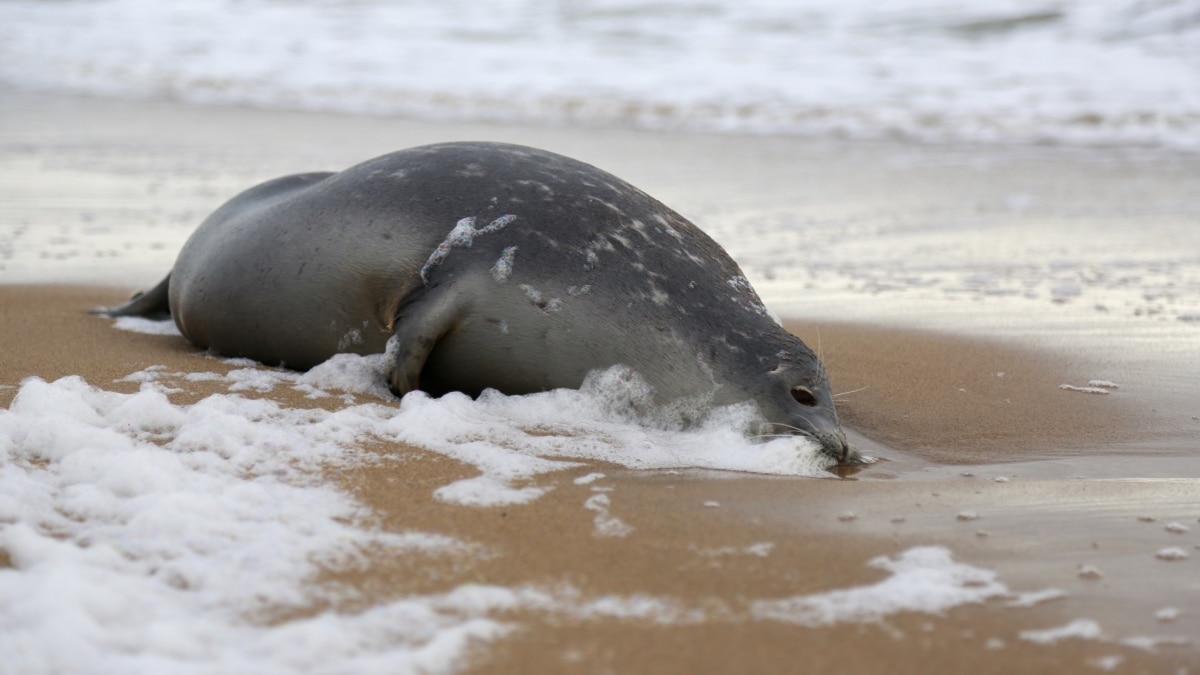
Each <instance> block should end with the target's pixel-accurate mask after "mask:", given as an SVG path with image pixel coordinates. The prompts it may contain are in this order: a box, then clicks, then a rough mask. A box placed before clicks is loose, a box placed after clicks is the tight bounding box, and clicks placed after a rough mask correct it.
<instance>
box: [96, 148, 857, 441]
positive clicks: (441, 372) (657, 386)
mask: <svg viewBox="0 0 1200 675" xmlns="http://www.w3.org/2000/svg"><path fill="white" fill-rule="evenodd" d="M97 313H98V314H102V315H105V316H110V317H116V316H165V315H166V314H168V313H169V314H170V316H171V317H173V318H174V321H175V324H176V325H177V326H178V327H179V330H180V332H181V333H182V334H183V335H184V337H185V338H187V340H189V341H190V342H191V343H192V344H194V345H196V346H197V347H201V348H207V349H210V350H212V351H215V352H217V353H219V354H223V355H226V356H235V357H248V358H251V359H254V360H257V361H261V362H263V363H266V364H271V365H282V366H286V367H290V368H295V369H300V370H304V369H307V368H310V367H312V366H314V365H316V364H318V363H321V362H322V361H325V360H326V359H328V358H330V357H331V356H333V355H335V354H338V353H342V352H351V353H357V354H378V353H383V352H385V351H386V350H387V343H388V341H389V339H391V338H393V337H394V338H395V339H396V340H397V345H398V348H394V353H395V355H396V356H395V361H394V364H393V369H392V372H391V374H390V386H391V389H392V391H394V392H395V393H396V394H398V395H403V394H405V393H407V392H409V391H412V390H414V389H422V390H425V391H427V392H429V393H430V394H433V395H440V394H442V393H445V392H449V391H461V392H465V393H467V394H470V395H478V394H479V393H480V392H482V391H483V390H484V389H486V388H492V389H496V390H499V391H500V392H503V393H506V394H524V393H531V392H536V391H545V390H549V389H553V388H559V387H565V388H577V387H579V386H580V385H581V384H582V383H583V381H584V378H585V377H586V376H587V375H588V374H589V373H590V372H592V371H594V370H598V369H603V368H607V367H611V366H614V365H624V366H627V367H629V368H632V369H633V370H634V371H636V372H637V373H638V374H639V375H640V376H641V377H642V378H643V379H644V380H645V382H646V383H647V384H648V385H649V386H650V387H651V388H652V390H653V399H654V400H655V401H657V402H660V403H663V404H670V403H672V402H678V401H701V402H703V403H704V404H705V405H708V406H719V405H727V404H735V403H742V402H746V401H752V402H753V403H755V404H757V406H758V409H759V412H760V414H761V417H762V419H763V420H764V424H763V428H762V429H761V431H762V433H763V435H772V434H793V435H794V434H801V435H807V436H810V437H812V438H814V439H816V440H817V441H818V442H819V443H820V445H821V447H822V448H823V450H824V451H825V452H826V453H828V454H829V455H831V456H832V457H834V458H836V459H838V460H839V461H845V460H847V459H848V458H849V456H850V450H849V447H848V445H847V444H846V440H845V435H844V433H843V432H842V429H841V427H840V425H839V423H838V417H837V412H836V411H835V409H834V403H833V397H832V395H831V393H830V388H829V382H828V378H827V376H826V373H825V369H824V367H823V366H822V364H821V362H820V360H819V359H818V358H817V356H816V355H815V354H813V352H812V350H810V349H809V348H808V347H807V346H806V345H805V344H804V343H803V342H802V341H801V340H800V339H799V338H797V337H796V336H794V335H792V334H791V333H789V332H787V331H786V330H784V329H783V328H782V327H781V326H780V325H779V323H778V322H777V321H776V320H775V319H774V318H773V316H772V315H771V314H770V312H768V310H767V309H766V307H765V306H764V305H763V303H762V301H761V300H760V299H759V297H758V295H757V294H756V293H755V292H754V290H753V289H752V288H751V286H750V284H749V282H747V281H746V277H745V275H744V274H743V273H742V271H741V269H740V268H739V267H738V266H737V264H736V263H735V262H734V261H733V260H732V259H731V258H730V257H729V255H728V254H727V253H726V252H725V251H724V250H723V249H722V248H721V247H720V246H719V245H718V244H717V243H716V242H715V241H713V240H712V239H711V238H710V237H708V236H707V235H706V234H704V233H703V232H702V231H701V230H700V229H699V228H697V227H696V226H695V225H693V224H692V223H691V222H689V221H688V220H686V219H685V218H684V217H683V216H681V215H679V214H678V213H676V212H675V211H673V210H671V209H670V208H668V207H666V206H664V205H663V204H662V203H660V202H658V201H657V200H655V199H654V198H652V197H650V196H649V195H647V194H646V193H644V192H642V191H641V190H639V189H637V188H636V187H634V186H632V185H630V184H629V183H626V182H625V181H623V180H621V179H620V178H617V177H616V176H613V175H611V174H609V173H607V172H605V171H602V170H600V169H598V168H596V167H594V166H591V165H589V164H585V163H583V162H580V161H577V160H574V159H570V158H568V157H564V156H562V155H557V154H554V153H551V152H547V151H544V150H538V149H534V148H529V147H524V146H517V145H507V144H499V143H482V142H462V143H442V144H436V145H427V146H422V147H416V148H410V149H407V150H401V151H398V152H393V153H391V154H387V155H384V156H382V157H378V158H376V159H372V160H369V161H367V162H364V163H362V164H358V165H356V166H353V167H351V168H349V169H346V170H345V171H342V172H340V173H306V174H299V175H294V176H287V177H284V178H279V179H276V180H272V181H269V182H266V183H263V184H261V185H258V186H256V187H253V188H250V189H249V190H247V191H245V192H243V193H241V194H239V195H237V196H236V197H234V198H233V199H232V200H230V201H229V202H227V203H226V204H224V205H223V206H221V207H220V208H219V209H217V210H216V211H215V212H214V213H213V214H212V215H211V216H209V217H208V218H207V219H206V220H205V221H204V222H203V223H201V224H200V226H199V228H197V230H196V231H195V233H193V234H192V236H191V238H190V239H189V240H188V241H187V243H186V244H185V245H184V246H183V249H182V250H181V251H180V253H179V257H178V259H177V260H176V262H175V265H174V267H173V269H172V270H171V272H170V274H168V275H167V277H166V278H165V279H164V280H163V281H162V282H161V283H159V284H158V285H157V286H156V287H154V288H153V289H151V290H150V291H147V292H146V293H145V294H143V295H141V296H138V297H135V298H134V299H133V300H131V301H130V302H128V303H127V304H125V305H122V306H119V307H115V308H109V309H102V310H97Z"/></svg>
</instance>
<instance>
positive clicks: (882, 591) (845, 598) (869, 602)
mask: <svg viewBox="0 0 1200 675" xmlns="http://www.w3.org/2000/svg"><path fill="white" fill-rule="evenodd" d="M869 564H870V566H872V567H876V568H879V569H882V570H886V571H888V572H891V574H892V576H890V577H888V578H887V579H884V580H883V581H881V582H879V583H877V584H873V585H870V586H863V587H859V588H853V589H848V590H840V591H832V592H829V593H819V594H815V595H806V596H798V597H795V598H788V599H785V600H763V601H759V602H756V603H754V605H753V608H752V612H753V615H754V616H755V617H756V618H760V619H773V620H776V621H786V622H789V623H797V624H801V625H805V626H827V625H831V624H835V623H843V622H863V621H878V620H879V619H882V618H883V617H885V616H888V615H891V614H895V613H898V612H926V613H936V612H941V611H944V610H946V609H949V608H951V607H956V606H958V605H963V604H972V603H979V602H983V601H984V600H987V599H989V598H994V597H999V596H1003V595H1006V594H1007V593H1008V589H1007V588H1006V587H1005V586H1004V584H1002V583H1000V582H999V581H997V580H996V574H995V573H994V572H991V571H988V570H983V569H979V568H977V567H971V566H970V565H965V564H962V563H957V562H954V560H953V559H952V557H951V554H950V551H949V550H948V549H945V548H942V547H940V546H923V547H918V548H913V549H909V550H908V551H905V552H903V553H901V554H899V555H897V556H896V557H895V558H888V557H880V558H875V559H873V560H871V561H870V563H869Z"/></svg>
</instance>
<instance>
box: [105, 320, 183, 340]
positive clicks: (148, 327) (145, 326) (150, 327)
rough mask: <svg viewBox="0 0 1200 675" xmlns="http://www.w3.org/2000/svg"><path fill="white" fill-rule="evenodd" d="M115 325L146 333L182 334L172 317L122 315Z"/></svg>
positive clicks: (122, 328)
mask: <svg viewBox="0 0 1200 675" xmlns="http://www.w3.org/2000/svg"><path fill="white" fill-rule="evenodd" d="M113 327H114V328H119V329H120V330H127V331H129V332H131V333H145V334H146V335H181V333H180V332H179V328H178V327H177V326H176V325H175V321H174V320H172V319H166V320H163V321H155V320H153V319H143V318H142V317H140V316H122V317H117V320H116V321H114V322H113Z"/></svg>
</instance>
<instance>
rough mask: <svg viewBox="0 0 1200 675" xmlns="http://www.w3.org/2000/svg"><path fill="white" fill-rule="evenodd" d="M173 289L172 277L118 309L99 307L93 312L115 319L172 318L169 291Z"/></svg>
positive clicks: (92, 311)
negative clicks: (128, 317) (137, 317)
mask: <svg viewBox="0 0 1200 675" xmlns="http://www.w3.org/2000/svg"><path fill="white" fill-rule="evenodd" d="M170 287H171V275H170V274H168V275H167V278H165V279H163V280H162V281H160V282H158V285H157V286H155V287H154V288H151V289H150V290H148V291H146V292H145V293H139V294H138V295H135V296H133V299H132V300H130V301H129V302H127V303H125V304H123V305H120V306H118V307H98V308H96V309H93V310H91V313H92V314H95V315H97V316H107V317H109V318H112V319H115V318H117V317H118V316H140V317H142V318H145V319H169V318H171V304H170V301H169V297H168V295H167V291H168V290H169V289H170Z"/></svg>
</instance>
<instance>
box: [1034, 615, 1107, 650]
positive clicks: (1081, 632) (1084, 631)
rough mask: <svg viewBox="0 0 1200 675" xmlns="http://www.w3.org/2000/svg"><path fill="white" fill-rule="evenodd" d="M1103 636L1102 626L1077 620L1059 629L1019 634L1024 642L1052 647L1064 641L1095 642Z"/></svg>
mask: <svg viewBox="0 0 1200 675" xmlns="http://www.w3.org/2000/svg"><path fill="white" fill-rule="evenodd" d="M1100 635H1101V630H1100V624H1098V623H1096V622H1095V621H1092V620H1091V619H1076V620H1074V621H1071V622H1070V623H1068V624H1066V625H1063V626H1059V627H1057V628H1047V629H1045V630H1023V631H1021V632H1020V633H1019V636H1020V638H1021V639H1022V640H1028V641H1029V642H1036V643H1037V644H1040V645H1052V644H1054V643H1056V642H1059V641H1062V640H1072V639H1079V640H1095V639H1098V638H1099V637H1100Z"/></svg>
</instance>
